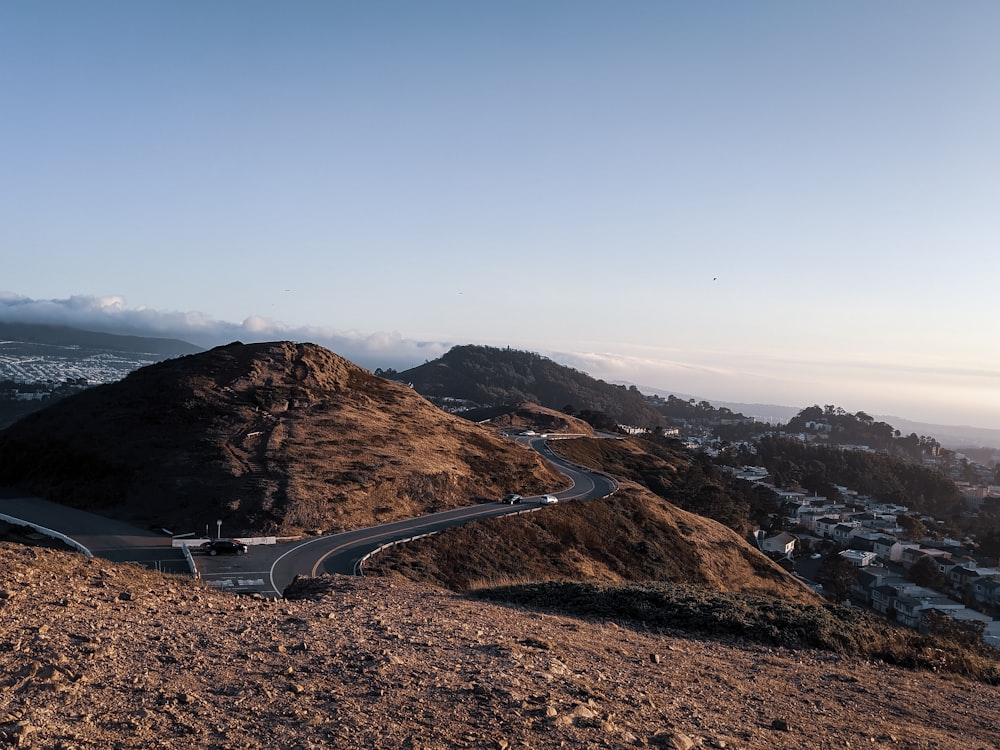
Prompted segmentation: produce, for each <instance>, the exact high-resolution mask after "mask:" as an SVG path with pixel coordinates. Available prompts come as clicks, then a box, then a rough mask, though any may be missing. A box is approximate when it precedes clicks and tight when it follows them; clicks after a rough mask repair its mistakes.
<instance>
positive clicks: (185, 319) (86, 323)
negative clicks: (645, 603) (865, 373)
mask: <svg viewBox="0 0 1000 750" xmlns="http://www.w3.org/2000/svg"><path fill="white" fill-rule="evenodd" d="M0 322H12V323H13V322H16V323H37V324H43V325H61V326H70V327H74V328H80V329H83V330H92V331H100V332H103V333H114V334H121V335H129V336H152V337H157V338H173V339H180V340H182V341H186V342H187V343H190V344H194V345H196V346H201V347H204V348H211V347H213V346H220V345H223V344H228V343H231V342H233V341H243V342H244V343H251V342H260V341H275V340H291V341H299V342H305V341H308V342H311V343H315V344H319V345H321V346H324V347H326V348H328V349H330V350H331V351H333V352H335V353H336V354H339V355H340V356H343V357H345V358H347V359H349V360H351V361H352V362H355V363H356V364H359V365H361V366H362V367H366V368H368V369H372V370H374V369H376V368H383V369H385V368H393V369H396V370H405V369H409V368H410V367H415V366H416V365H419V364H422V363H423V362H426V361H428V360H432V359H436V358H438V357H440V356H441V355H443V354H444V353H446V352H447V351H448V350H449V349H451V348H452V347H453V346H458V345H464V344H472V345H484V346H499V347H506V346H511V347H512V348H515V349H522V350H525V351H534V352H536V353H538V354H541V355H543V356H547V357H549V358H550V359H552V360H554V361H556V362H558V363H559V364H563V365H566V366H568V367H573V368H574V369H577V370H580V371H582V372H585V373H587V374H588V375H591V376H592V377H595V378H600V379H602V380H605V381H607V382H610V383H622V384H626V385H635V386H637V387H638V388H639V389H640V390H643V391H644V392H646V393H648V394H650V395H651V394H652V393H654V392H659V393H661V395H662V394H667V393H673V394H676V395H678V396H683V397H684V398H688V397H691V398H697V399H699V400H701V399H707V400H709V401H712V402H716V403H740V404H745V405H747V406H753V405H759V406H777V407H781V408H784V409H796V410H799V409H802V408H805V407H807V406H812V405H814V404H816V405H821V406H822V405H826V404H834V405H836V406H839V407H842V408H844V409H846V410H847V411H849V412H851V413H854V412H857V411H864V412H866V413H868V414H871V415H872V416H875V417H877V418H883V417H888V416H894V417H896V418H897V419H901V420H906V421H907V422H916V423H926V424H935V425H942V426H965V427H973V428H979V429H1000V424H998V425H996V426H991V425H989V424H983V423H971V422H962V421H954V420H953V419H948V418H947V414H948V412H943V413H942V417H941V418H933V416H928V414H933V413H932V412H920V413H909V412H906V413H904V412H900V413H896V412H892V411H884V410H880V409H878V408H876V406H875V405H873V404H850V405H849V404H845V403H841V402H838V401H837V400H836V399H833V398H829V397H827V396H824V395H822V394H817V396H816V397H815V398H813V399H812V400H808V401H801V402H798V403H793V402H787V401H782V400H779V399H766V398H765V399H755V398H741V397H739V395H738V394H740V393H744V391H741V390H740V388H739V387H738V385H737V384H735V383H732V384H730V385H731V387H732V391H730V392H718V393H709V392H704V391H702V390H699V388H700V387H701V384H702V383H703V382H704V380H703V378H701V377H699V376H698V375H697V371H698V368H695V367H691V368H689V371H690V372H691V373H695V377H694V378H690V377H689V378H685V377H672V375H671V373H666V375H664V377H668V378H669V382H664V381H662V380H659V381H646V380H643V379H642V377H643V373H644V372H646V373H647V374H649V375H650V377H657V375H656V371H655V369H654V370H649V371H646V370H643V369H642V368H641V367H636V368H635V369H632V370H630V369H629V368H628V361H627V360H625V359H623V358H620V357H611V356H609V355H604V356H598V355H595V354H593V353H576V352H561V351H549V350H538V349H532V348H530V347H524V346H519V345H517V344H514V343H509V342H508V343H504V342H485V341H461V342H446V341H439V342H432V341H419V342H418V341H412V340H408V339H405V338H403V337H402V336H400V335H399V334H398V333H384V332H376V333H360V332H357V331H337V330H335V329H332V328H324V327H321V326H303V327H299V328H293V327H290V326H286V325H283V324H281V323H278V322H275V321H268V320H266V319H264V318H248V319H246V320H244V321H243V322H242V323H232V322H226V321H214V320H210V319H209V318H207V317H206V316H205V315H203V314H201V313H194V312H188V313H178V312H166V313H165V312H161V311H156V310H151V309H149V308H129V307H127V306H125V304H124V301H123V300H121V299H120V298H111V299H102V300H97V299H92V298H86V297H79V296H78V297H73V298H71V299H67V300H30V299H27V298H24V297H18V296H17V295H13V294H11V293H9V292H3V291H0ZM608 363H611V366H604V367H602V364H603V365H607V364H608ZM681 369H683V368H681ZM637 378H638V379H637ZM682 383H687V384H689V385H691V387H682V386H681V385H680V384H682ZM734 394H736V395H734Z"/></svg>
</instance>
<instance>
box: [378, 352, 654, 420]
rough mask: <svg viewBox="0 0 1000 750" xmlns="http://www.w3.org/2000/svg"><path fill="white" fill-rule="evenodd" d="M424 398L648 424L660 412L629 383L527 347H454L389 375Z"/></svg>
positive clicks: (470, 405) (477, 405) (475, 405)
mask: <svg viewBox="0 0 1000 750" xmlns="http://www.w3.org/2000/svg"><path fill="white" fill-rule="evenodd" d="M392 377H393V378H394V379H396V380H400V381H402V382H406V383H410V384H412V385H413V387H414V388H415V389H416V390H417V391H419V392H420V393H421V394H423V395H424V396H427V397H428V398H431V399H434V400H438V399H446V398H447V399H455V400H459V401H461V402H464V403H465V404H466V405H467V406H468V407H470V408H471V407H482V406H500V405H504V404H514V403H519V402H521V401H533V402H535V403H537V404H541V405H542V406H545V407H547V408H549V409H560V410H561V409H563V408H564V407H566V406H570V407H572V409H573V410H574V412H575V413H577V414H583V413H586V412H589V413H598V414H600V415H604V416H605V417H606V418H607V419H609V420H610V421H611V423H620V424H629V425H636V426H639V427H648V428H652V427H655V426H657V425H662V424H663V417H662V416H661V415H660V413H659V412H658V411H657V410H656V409H655V408H654V407H653V406H652V405H651V404H650V403H649V402H648V401H647V400H646V398H645V396H643V395H642V394H641V393H639V391H638V390H635V389H634V388H626V387H625V386H623V385H611V384H609V383H605V382H604V381H603V380H597V379H595V378H592V377H591V376H590V375H587V374H585V373H582V372H579V371H578V370H574V369H573V368H571V367H566V366H565V365H560V364H556V363H555V362H553V361H552V360H551V359H548V358H547V357H543V356H541V355H539V354H535V353H533V352H524V351H517V350H515V349H498V348H496V347H490V346H456V347H454V348H453V349H451V350H450V351H449V352H448V353H447V354H445V355H443V356H441V357H439V358H438V359H435V360H433V361H431V362H427V363H426V364H423V365H420V366H419V367H414V368H412V369H409V370H405V371H403V372H400V373H395V374H392Z"/></svg>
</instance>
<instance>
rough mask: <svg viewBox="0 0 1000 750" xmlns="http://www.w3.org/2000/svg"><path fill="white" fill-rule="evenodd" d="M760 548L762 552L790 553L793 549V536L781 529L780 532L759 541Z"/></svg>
mask: <svg viewBox="0 0 1000 750" xmlns="http://www.w3.org/2000/svg"><path fill="white" fill-rule="evenodd" d="M760 548H761V549H762V550H763V551H764V552H774V553H778V554H781V555H790V554H791V553H792V552H794V551H795V537H794V536H792V535H791V534H789V533H788V532H787V531H782V532H781V533H780V534H777V535H775V536H772V537H768V538H767V539H764V540H763V541H761V543H760Z"/></svg>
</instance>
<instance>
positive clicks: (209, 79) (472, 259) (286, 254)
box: [0, 0, 1000, 428]
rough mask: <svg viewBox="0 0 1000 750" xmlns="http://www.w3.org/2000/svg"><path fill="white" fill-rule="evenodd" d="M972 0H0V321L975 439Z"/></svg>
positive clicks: (984, 309) (987, 384)
mask: <svg viewBox="0 0 1000 750" xmlns="http://www.w3.org/2000/svg"><path fill="white" fill-rule="evenodd" d="M998 38H1000V4H997V3H995V2H992V1H991V2H975V1H973V2H960V3H941V2H934V3H930V2H919V1H913V0H907V1H906V2H896V1H893V0H886V1H883V2H878V3H871V2H850V1H848V2H838V3H814V2H791V1H789V2H777V1H768V0H762V1H761V2H754V3H744V2H688V3H680V2H667V1H666V0H663V1H661V2H625V3H620V2H617V3H612V2H558V1H555V0H553V1H550V2H504V3H477V2H433V1H430V2H421V3H412V2H363V3H361V2H332V1H331V2H289V3H278V2H268V3H264V2H253V1H247V0H241V1H239V2H235V1H233V2H226V1H222V0H220V1H216V2H210V3H206V2H184V1H183V0H173V1H172V2H144V3H134V2H88V3H77V2H69V1H66V2H49V1H47V0H35V1H34V2H30V3H27V2H23V3H3V4H0V92H2V94H3V102H4V106H3V113H4V114H3V117H2V118H0V134H2V137H0V171H2V174H3V178H2V180H0V253H2V258H3V261H4V262H3V272H2V276H0V319H35V320H52V321H59V322H67V323H78V324H84V325H89V326H90V327H94V328H97V327H99V328H101V329H104V330H129V331H139V330H149V331H153V332H160V333H163V334H169V335H176V336H178V337H181V338H186V339H188V340H192V341H195V343H201V344H214V343H224V342H226V341H229V340H233V339H236V338H239V339H241V340H245V341H247V340H253V339H271V338H293V339H298V340H313V341H316V342H317V343H321V344H324V345H328V346H330V348H332V349H333V350H334V351H337V352H338V353H340V354H343V355H344V356H347V357H349V358H351V359H353V360H354V361H356V362H358V363H359V364H362V365H365V366H369V367H376V366H396V367H406V366H410V365H413V364H418V363H420V362H422V361H424V360H426V359H432V358H434V357H436V356H438V355H439V354H440V353H442V352H444V351H446V350H447V349H448V348H449V347H450V346H451V345H454V344H463V343H482V344H491V345H498V346H508V345H509V346H513V347H515V348H519V349H527V350H531V351H538V352H541V353H543V354H546V355H548V356H551V357H552V358H554V359H556V360H557V361H560V362H563V363H565V364H569V365H571V366H574V367H577V368H578V369H581V370H584V371H586V372H589V373H590V374H592V375H595V376H596V377H601V378H604V379H607V380H620V381H627V382H633V383H637V384H639V385H647V386H652V387H657V388H661V389H665V390H672V391H677V392H682V393H687V394H692V395H696V396H698V397H704V398H710V399H718V400H728V401H745V402H764V403H778V404H783V405H793V406H797V405H801V406H806V405H810V404H813V403H819V404H828V403H832V404H837V405H840V406H843V407H844V408H846V409H848V410H849V411H855V410H861V409H863V410H865V411H867V412H869V413H873V414H895V415H899V416H902V417H906V418H909V419H916V420H924V421H933V422H938V423H943V424H957V423H962V424H971V425H974V426H982V427H998V428H1000V353H998V351H997V347H996V343H995V342H996V338H997V337H996V334H995V333H994V326H995V323H994V318H995V314H996V311H997V309H998V304H997V293H996V289H997V286H996V280H997V278H998V276H1000V274H998V271H1000V222H998V218H997V217H998V216H1000V211H998V207H1000V97H998V96H997V95H996V92H997V91H998V90H1000V46H998V45H997V44H996V39H998Z"/></svg>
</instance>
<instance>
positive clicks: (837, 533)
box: [830, 521, 861, 547]
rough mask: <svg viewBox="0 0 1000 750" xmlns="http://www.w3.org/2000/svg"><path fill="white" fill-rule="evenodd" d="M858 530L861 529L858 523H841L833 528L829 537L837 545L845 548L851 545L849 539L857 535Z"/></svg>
mask: <svg viewBox="0 0 1000 750" xmlns="http://www.w3.org/2000/svg"><path fill="white" fill-rule="evenodd" d="M859 528H861V524H860V522H858V521H842V522H840V523H838V524H837V525H836V526H834V527H833V532H832V533H831V534H830V536H832V537H833V541H835V542H836V543H837V544H842V545H843V546H845V547H846V546H847V545H849V544H850V543H851V537H853V536H854V535H855V534H856V533H858V529H859Z"/></svg>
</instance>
